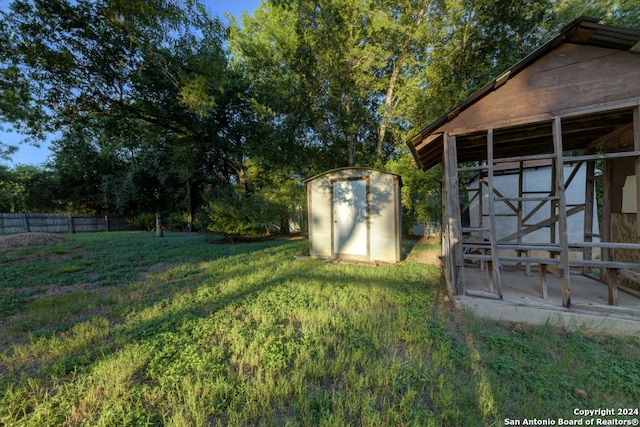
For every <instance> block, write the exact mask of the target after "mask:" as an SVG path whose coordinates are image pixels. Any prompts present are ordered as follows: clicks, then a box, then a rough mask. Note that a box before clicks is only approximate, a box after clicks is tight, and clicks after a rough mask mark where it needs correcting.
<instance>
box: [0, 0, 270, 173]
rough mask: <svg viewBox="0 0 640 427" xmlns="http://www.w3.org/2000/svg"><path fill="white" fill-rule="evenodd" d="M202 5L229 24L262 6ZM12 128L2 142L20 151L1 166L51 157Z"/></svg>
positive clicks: (3, 1)
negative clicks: (230, 20) (227, 18)
mask: <svg viewBox="0 0 640 427" xmlns="http://www.w3.org/2000/svg"><path fill="white" fill-rule="evenodd" d="M201 1H202V3H203V4H204V5H205V6H206V7H207V8H208V9H209V11H210V12H211V14H212V15H213V16H216V17H219V18H220V19H222V20H223V22H225V23H226V22H227V20H226V19H225V17H224V15H225V14H226V13H227V12H229V13H231V14H232V15H233V16H235V17H236V18H237V19H238V21H240V18H241V16H242V14H243V13H245V12H246V13H249V14H252V13H253V11H254V10H256V9H257V8H258V6H259V5H260V0H201ZM9 3H10V1H9V0H0V9H5V8H6V7H8V4H9ZM9 128H11V125H10V124H9V123H0V141H2V142H4V143H6V144H9V145H15V146H18V148H19V150H18V151H17V152H16V153H14V154H13V155H12V156H11V160H9V161H5V160H0V164H3V165H6V166H9V167H13V166H16V165H20V164H24V165H35V166H40V165H42V164H43V163H44V162H45V161H46V160H47V157H49V154H51V151H50V150H49V142H48V141H46V142H44V143H40V148H37V147H34V146H31V145H29V144H21V143H20V141H22V140H23V139H24V136H22V135H19V134H16V133H15V132H7V131H6V130H7V129H9Z"/></svg>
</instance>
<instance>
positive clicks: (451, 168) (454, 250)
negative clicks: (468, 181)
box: [444, 135, 465, 295]
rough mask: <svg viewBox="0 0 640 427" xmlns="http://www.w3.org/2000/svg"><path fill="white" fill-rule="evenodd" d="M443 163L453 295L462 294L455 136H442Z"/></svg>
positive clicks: (460, 235)
mask: <svg viewBox="0 0 640 427" xmlns="http://www.w3.org/2000/svg"><path fill="white" fill-rule="evenodd" d="M444 162H445V165H444V166H445V167H444V171H445V179H446V189H445V192H446V193H445V194H446V198H445V211H446V216H445V221H446V222H447V227H446V230H447V233H448V245H449V247H448V255H449V259H448V260H446V262H449V264H450V265H449V271H450V273H451V274H450V278H449V280H450V281H451V283H450V284H449V285H450V286H452V289H453V291H454V293H455V295H462V294H464V287H465V283H464V259H463V251H462V221H461V215H460V195H459V191H458V156H457V148H456V137H455V136H447V135H445V136H444Z"/></svg>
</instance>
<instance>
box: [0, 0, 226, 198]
mask: <svg viewBox="0 0 640 427" xmlns="http://www.w3.org/2000/svg"><path fill="white" fill-rule="evenodd" d="M2 18H3V23H4V24H5V25H4V26H3V28H2V29H1V30H0V40H1V41H2V44H3V46H2V47H3V49H4V52H6V53H5V56H4V59H5V62H4V63H3V64H2V69H3V73H4V74H5V75H10V76H11V77H12V79H13V80H12V81H14V82H16V83H18V84H19V85H18V86H17V87H18V88H19V89H20V92H19V95H20V97H17V98H15V99H17V100H18V101H19V102H18V105H17V107H15V108H14V109H13V110H8V109H6V108H5V112H4V114H5V116H9V115H11V116H10V117H9V118H10V119H12V120H14V121H18V122H20V123H23V124H24V125H25V126H27V127H28V128H29V129H30V130H31V132H32V133H34V134H37V133H38V131H39V130H40V129H46V130H60V131H61V132H63V133H65V134H66V136H65V138H67V137H74V136H73V135H74V134H76V133H77V132H79V129H82V128H84V129H86V130H87V131H90V130H89V129H87V127H88V126H95V131H96V132H99V133H100V134H101V135H97V136H96V137H95V138H94V139H93V140H92V144H96V143H97V144H98V146H97V147H94V148H96V149H97V150H98V151H100V150H102V149H105V148H106V147H107V146H108V144H111V145H114V144H122V146H121V148H122V149H126V148H127V144H131V143H132V138H123V136H124V135H123V134H122V133H121V135H119V136H118V135H117V132H115V131H111V132H108V130H109V127H110V126H113V127H115V128H118V127H120V128H123V129H131V128H136V127H138V128H143V129H144V137H145V138H144V141H143V144H147V145H148V144H153V143H154V141H155V142H157V144H158V145H157V146H156V147H154V148H155V149H156V150H157V151H159V152H160V151H162V152H164V153H167V155H168V156H169V158H170V159H171V157H170V156H172V155H175V158H176V160H177V159H178V157H179V161H175V162H171V161H170V163H169V164H165V165H164V166H165V167H170V168H173V169H182V172H181V173H176V174H175V175H174V176H175V177H179V179H181V180H183V185H181V187H180V188H182V189H183V190H182V191H183V193H184V192H186V193H187V194H190V193H191V189H192V185H193V183H194V182H198V180H194V179H193V178H192V173H191V171H185V170H184V167H185V166H186V165H189V167H190V168H193V169H194V170H199V169H203V168H204V167H205V166H204V165H205V164H206V165H207V166H210V165H213V166H214V167H215V168H217V170H218V171H219V172H220V173H223V174H228V173H229V170H230V168H229V166H228V165H227V164H226V162H225V156H221V155H219V154H220V152H221V151H223V150H224V149H225V147H224V146H223V145H222V144H221V142H220V138H219V132H220V127H219V124H218V123H217V122H216V120H215V117H214V114H213V112H214V110H215V109H216V98H217V97H218V96H220V94H221V93H222V91H223V85H224V77H225V72H226V58H225V51H224V46H223V43H224V37H225V29H224V27H223V26H222V24H221V23H220V22H219V21H218V20H217V19H214V18H212V17H210V16H209V15H208V13H207V12H206V11H205V9H204V7H203V6H202V5H200V4H199V3H197V2H192V1H189V0H185V1H182V0H169V1H165V0H133V1H123V0H98V1H89V0H79V1H70V0H33V1H25V0H14V1H13V2H12V3H11V5H10V9H9V11H4V12H2ZM1 95H2V99H5V100H6V99H8V98H7V96H9V95H11V93H9V92H8V91H6V90H5V91H4V92H3V93H2V94H1ZM2 105H4V104H2ZM2 105H0V107H1V106H2ZM7 111H8V112H7ZM18 113H19V114H18ZM134 122H140V123H143V124H144V125H143V126H139V125H136V124H135V123H134ZM65 129H66V130H65ZM108 137H111V138H108ZM74 138H75V137H74ZM138 142H140V141H138ZM140 143H142V142H140ZM102 144H106V145H105V146H103V145H102ZM60 147H64V146H60ZM187 147H197V149H189V148H187ZM137 148H139V147H136V149H137ZM58 154H59V155H63V154H62V153H61V152H59V153H58ZM187 154H189V155H190V156H192V158H189V159H186V158H185V156H186V155H187ZM187 189H189V190H188V191H187ZM150 192H151V189H150ZM196 192H197V189H196ZM188 205H189V206H192V205H193V203H188Z"/></svg>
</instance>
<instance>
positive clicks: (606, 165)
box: [600, 145, 617, 304]
mask: <svg viewBox="0 0 640 427" xmlns="http://www.w3.org/2000/svg"><path fill="white" fill-rule="evenodd" d="M604 149H605V150H606V149H607V147H606V145H605V146H604ZM602 164H603V169H604V170H603V174H602V178H603V181H602V241H603V242H605V243H607V242H610V241H611V205H612V203H613V164H612V161H611V160H605V161H603V162H602ZM611 252H612V251H610V250H609V247H608V246H602V250H601V256H600V258H601V259H602V261H604V262H611V261H612V260H611ZM602 273H603V279H605V280H606V281H607V284H608V286H609V304H611V303H612V302H614V300H615V298H614V293H615V292H614V285H617V282H612V281H611V279H612V278H611V272H610V271H609V270H607V269H606V268H605V269H604V270H602ZM613 274H615V271H614V272H613ZM616 291H617V289H616Z"/></svg>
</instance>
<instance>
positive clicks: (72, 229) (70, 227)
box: [67, 214, 76, 234]
mask: <svg viewBox="0 0 640 427" xmlns="http://www.w3.org/2000/svg"><path fill="white" fill-rule="evenodd" d="M67 216H68V218H69V232H70V233H71V234H74V233H75V232H76V229H75V227H74V225H73V214H69V215H67Z"/></svg>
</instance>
